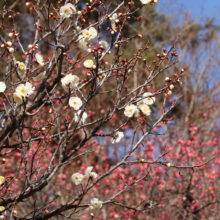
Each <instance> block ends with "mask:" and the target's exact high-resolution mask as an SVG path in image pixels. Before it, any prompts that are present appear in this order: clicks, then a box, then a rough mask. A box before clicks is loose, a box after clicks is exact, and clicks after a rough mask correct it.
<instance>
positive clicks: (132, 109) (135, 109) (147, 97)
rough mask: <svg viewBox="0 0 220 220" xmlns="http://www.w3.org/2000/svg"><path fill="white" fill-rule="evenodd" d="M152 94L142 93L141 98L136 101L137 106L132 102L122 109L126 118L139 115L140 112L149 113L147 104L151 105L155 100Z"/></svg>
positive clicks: (146, 114) (147, 114)
mask: <svg viewBox="0 0 220 220" xmlns="http://www.w3.org/2000/svg"><path fill="white" fill-rule="evenodd" d="M152 95H153V94H152V93H150V92H147V93H144V94H143V98H140V99H139V101H138V102H137V106H136V105H134V104H130V105H127V106H126V107H125V111H124V114H125V116H127V117H128V118H132V117H139V116H140V112H141V113H142V114H143V115H144V116H149V115H150V114H151V110H150V107H149V105H152V104H153V103H154V102H155V100H156V99H155V97H153V96H152Z"/></svg>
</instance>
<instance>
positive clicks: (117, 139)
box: [112, 131, 124, 144]
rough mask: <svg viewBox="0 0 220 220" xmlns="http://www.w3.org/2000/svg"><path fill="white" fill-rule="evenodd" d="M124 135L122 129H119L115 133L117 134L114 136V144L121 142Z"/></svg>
mask: <svg viewBox="0 0 220 220" xmlns="http://www.w3.org/2000/svg"><path fill="white" fill-rule="evenodd" d="M123 137H124V133H123V132H121V131H117V132H116V133H115V136H114V137H113V138H112V144H115V143H119V142H120V141H121V139H122V138H123Z"/></svg>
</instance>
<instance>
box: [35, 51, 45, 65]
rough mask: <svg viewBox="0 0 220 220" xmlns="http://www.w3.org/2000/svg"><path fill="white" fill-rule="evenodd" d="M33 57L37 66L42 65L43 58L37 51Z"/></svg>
mask: <svg viewBox="0 0 220 220" xmlns="http://www.w3.org/2000/svg"><path fill="white" fill-rule="evenodd" d="M35 58H36V61H37V63H38V67H42V66H43V65H44V58H43V56H42V55H41V54H39V53H36V54H35Z"/></svg>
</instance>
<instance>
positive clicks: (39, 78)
mask: <svg viewBox="0 0 220 220" xmlns="http://www.w3.org/2000/svg"><path fill="white" fill-rule="evenodd" d="M45 78H46V71H44V72H42V73H40V74H38V75H37V76H35V77H34V78H33V80H34V81H35V82H40V81H42V80H43V79H45Z"/></svg>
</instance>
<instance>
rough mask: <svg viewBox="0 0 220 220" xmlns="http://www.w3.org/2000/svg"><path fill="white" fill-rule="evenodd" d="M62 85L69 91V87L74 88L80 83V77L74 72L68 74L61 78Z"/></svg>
mask: <svg viewBox="0 0 220 220" xmlns="http://www.w3.org/2000/svg"><path fill="white" fill-rule="evenodd" d="M61 83H62V86H63V88H64V90H65V91H69V88H71V89H74V88H76V87H77V86H78V84H79V77H78V76H76V75H72V74H67V75H66V76H64V77H63V78H62V79H61Z"/></svg>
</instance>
